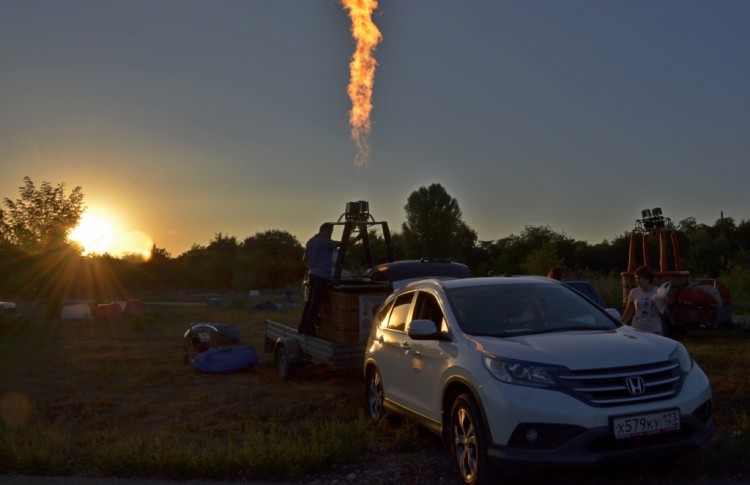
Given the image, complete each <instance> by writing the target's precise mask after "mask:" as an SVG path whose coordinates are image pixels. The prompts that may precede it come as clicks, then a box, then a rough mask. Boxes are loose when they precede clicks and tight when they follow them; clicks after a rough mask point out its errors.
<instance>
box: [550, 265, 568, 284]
mask: <svg viewBox="0 0 750 485" xmlns="http://www.w3.org/2000/svg"><path fill="white" fill-rule="evenodd" d="M567 277H568V275H567V272H566V271H565V268H563V267H562V266H553V267H551V268H550V269H549V271H548V272H547V278H552V279H553V280H557V281H562V280H564V279H565V278H567Z"/></svg>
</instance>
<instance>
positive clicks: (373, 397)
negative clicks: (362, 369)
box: [365, 368, 385, 423]
mask: <svg viewBox="0 0 750 485" xmlns="http://www.w3.org/2000/svg"><path fill="white" fill-rule="evenodd" d="M384 399H385V394H384V392H383V379H382V378H381V377H380V372H378V370H377V369H375V368H372V369H370V370H369V371H368V372H367V380H366V381H365V406H366V409H367V415H368V416H369V417H370V419H372V420H373V421H374V422H376V423H377V422H378V421H380V420H381V419H382V418H383V415H384V414H385V410H384V409H383V401H384Z"/></svg>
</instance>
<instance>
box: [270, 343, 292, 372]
mask: <svg viewBox="0 0 750 485" xmlns="http://www.w3.org/2000/svg"><path fill="white" fill-rule="evenodd" d="M274 364H276V371H277V372H278V373H279V377H281V378H282V379H283V380H288V379H291V378H293V377H294V376H295V375H296V374H297V363H296V362H292V358H291V355H290V354H289V349H287V347H286V345H280V346H279V347H278V348H277V349H276V354H275V355H274Z"/></svg>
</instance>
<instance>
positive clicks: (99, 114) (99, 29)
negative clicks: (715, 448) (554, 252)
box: [0, 0, 750, 256]
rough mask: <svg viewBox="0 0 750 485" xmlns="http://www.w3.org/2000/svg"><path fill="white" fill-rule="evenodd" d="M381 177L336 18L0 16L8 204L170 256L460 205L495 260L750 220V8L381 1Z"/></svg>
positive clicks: (1, 139)
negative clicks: (522, 249) (526, 242)
mask: <svg viewBox="0 0 750 485" xmlns="http://www.w3.org/2000/svg"><path fill="white" fill-rule="evenodd" d="M373 19H374V21H375V23H376V25H377V26H378V28H379V29H380V31H381V33H382V42H381V43H380V44H379V45H378V47H377V50H376V52H375V57H376V60H377V62H378V66H377V70H376V73H375V84H374V89H373V97H372V103H373V108H372V112H371V123H372V131H371V133H370V135H369V145H370V148H371V154H370V157H369V161H368V162H367V164H366V165H365V166H363V167H361V168H358V167H356V166H355V164H354V160H355V156H356V154H357V152H356V146H355V144H354V142H353V141H352V139H351V137H350V131H349V129H350V127H349V124H348V122H349V118H348V117H349V110H350V108H351V102H350V100H349V97H348V95H347V84H348V82H349V60H350V58H351V56H352V54H353V52H354V42H353V40H352V36H351V32H350V25H351V24H350V21H349V18H348V17H347V13H346V11H345V10H344V9H343V8H342V6H341V4H340V3H339V2H337V1H335V0H273V1H270V0H266V1H263V0H232V1H229V0H212V1H202V0H201V1H198V0H128V1H121V0H0V167H1V168H2V171H1V173H2V177H0V198H6V197H7V198H10V199H16V198H17V197H18V187H19V186H21V185H22V184H23V177H24V176H26V175H28V176H30V177H31V178H32V180H33V181H34V182H35V183H37V184H41V182H42V181H48V182H50V183H52V184H54V185H56V184H58V183H60V182H64V183H65V184H66V185H67V186H68V188H69V189H72V188H73V187H75V186H81V187H82V190H83V193H84V194H85V196H86V205H87V206H88V207H89V208H90V209H91V210H92V211H94V212H97V213H99V214H101V215H103V217H106V218H108V219H109V220H110V221H111V223H112V224H113V225H116V226H117V230H118V231H120V232H121V233H123V234H130V235H133V234H135V235H142V236H144V237H148V238H150V239H151V240H152V241H153V242H154V243H155V244H156V245H157V246H158V247H160V248H164V249H166V250H167V251H168V252H170V253H171V254H172V256H178V255H179V254H181V253H183V252H185V251H187V250H188V249H190V247H191V246H192V245H193V244H199V245H207V244H208V243H209V242H210V241H211V240H212V239H213V238H214V235H215V234H217V233H223V234H225V235H230V236H236V237H237V238H238V239H239V240H240V241H241V240H243V239H244V238H246V237H249V236H252V235H254V234H256V233H257V232H261V231H265V230H269V229H279V230H284V231H288V232H290V233H292V234H293V235H295V236H296V237H297V238H298V239H299V240H300V242H302V243H304V241H305V240H306V239H307V238H308V237H309V236H311V235H312V234H313V233H314V232H315V231H316V230H317V227H318V226H319V225H320V223H321V222H324V221H329V220H336V219H337V218H338V217H339V216H340V215H341V213H342V212H343V210H344V207H345V205H346V202H348V201H356V200H367V201H369V203H370V209H371V212H372V214H373V215H374V216H375V218H376V219H378V220H387V221H388V222H389V224H390V225H391V229H392V230H395V231H400V226H401V224H402V222H403V221H404V216H405V212H404V205H405V203H406V199H407V198H408V196H409V194H411V193H412V192H413V191H415V190H417V189H418V188H419V187H421V186H428V185H430V184H432V183H436V182H437V183H440V184H442V185H443V186H444V187H445V188H446V190H447V191H448V193H449V194H450V195H452V196H453V197H455V198H456V199H457V200H458V202H459V204H460V206H461V209H462V211H463V216H464V220H465V221H466V222H467V223H468V225H469V226H470V227H471V228H473V229H474V230H476V231H477V233H478V236H479V239H480V240H484V241H488V240H496V239H499V238H503V237H507V236H509V235H512V234H516V235H517V234H519V233H520V232H521V231H522V230H523V229H524V227H525V226H527V225H532V226H540V225H542V226H549V227H550V228H551V229H552V230H554V231H556V232H561V233H565V234H567V235H568V236H569V237H572V238H574V239H578V240H586V241H589V242H590V243H592V244H595V243H599V242H601V241H603V240H611V239H612V238H614V237H616V236H619V235H622V234H623V233H625V232H627V231H629V230H630V229H632V228H633V226H634V222H635V220H636V219H637V218H638V217H639V216H640V212H641V209H644V208H651V207H661V208H662V209H663V211H664V214H665V215H666V216H668V217H670V218H672V220H673V221H675V222H677V221H679V220H681V219H684V218H686V217H691V216H692V217H695V218H696V219H697V220H698V222H700V223H706V224H710V225H712V224H713V223H714V222H715V221H716V220H717V219H718V218H719V217H720V214H721V211H723V213H724V216H725V217H733V218H734V219H735V220H736V221H737V222H740V221H742V220H746V219H750V160H748V159H749V158H750V89H748V86H750V28H749V27H748V26H749V25H750V2H748V1H746V0H734V1H732V0H718V1H710V2H706V1H693V0H679V1H659V2H654V1H651V0H648V1H637V0H634V1H628V2H612V1H602V0H590V1H576V0H572V1H560V0H549V1H537V0H531V1H458V0H451V1H448V0H382V1H380V2H379V8H378V10H377V11H376V12H375V14H374V16H373Z"/></svg>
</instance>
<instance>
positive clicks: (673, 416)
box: [612, 409, 680, 440]
mask: <svg viewBox="0 0 750 485" xmlns="http://www.w3.org/2000/svg"><path fill="white" fill-rule="evenodd" d="M679 430H680V410H679V409H670V410H667V411H660V412H658V413H649V414H636V415H633V416H623V417H619V418H614V419H613V420H612V431H613V432H614V435H615V438H616V439H618V440H620V439H625V438H635V437H637V436H647V435H651V434H659V433H669V432H671V431H679Z"/></svg>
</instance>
